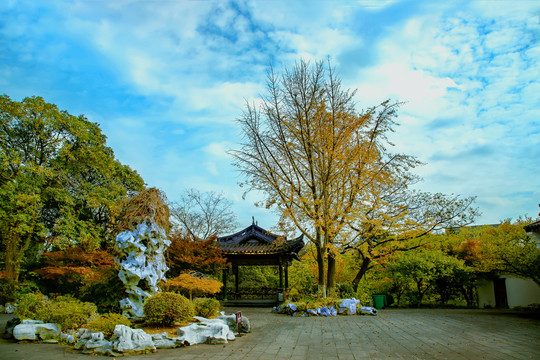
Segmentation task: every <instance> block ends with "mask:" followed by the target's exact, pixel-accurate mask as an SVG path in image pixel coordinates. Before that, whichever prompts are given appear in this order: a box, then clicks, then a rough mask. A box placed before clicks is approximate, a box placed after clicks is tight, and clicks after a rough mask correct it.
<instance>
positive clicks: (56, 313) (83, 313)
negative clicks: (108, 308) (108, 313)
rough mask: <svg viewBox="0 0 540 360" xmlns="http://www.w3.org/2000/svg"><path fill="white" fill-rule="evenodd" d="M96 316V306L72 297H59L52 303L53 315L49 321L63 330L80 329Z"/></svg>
mask: <svg viewBox="0 0 540 360" xmlns="http://www.w3.org/2000/svg"><path fill="white" fill-rule="evenodd" d="M96 316H97V308H96V305H94V304H92V303H89V302H82V301H80V300H77V299H75V298H72V297H71V296H58V297H57V298H55V299H53V301H52V313H51V315H50V317H49V320H48V321H49V322H53V323H55V324H58V325H60V327H61V328H62V330H64V329H79V328H80V327H82V326H83V325H84V324H86V323H87V322H88V320H89V319H92V318H94V317H96Z"/></svg>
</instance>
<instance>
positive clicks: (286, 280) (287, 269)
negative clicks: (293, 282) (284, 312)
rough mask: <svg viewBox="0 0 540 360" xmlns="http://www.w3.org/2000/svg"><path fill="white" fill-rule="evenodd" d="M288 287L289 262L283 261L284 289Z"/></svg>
mask: <svg viewBox="0 0 540 360" xmlns="http://www.w3.org/2000/svg"><path fill="white" fill-rule="evenodd" d="M288 288H289V263H288V262H285V289H288Z"/></svg>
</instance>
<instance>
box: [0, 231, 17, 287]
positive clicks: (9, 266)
mask: <svg viewBox="0 0 540 360" xmlns="http://www.w3.org/2000/svg"><path fill="white" fill-rule="evenodd" d="M19 241H20V240H19V236H18V234H17V233H16V227H14V228H12V229H11V231H9V232H8V233H7V236H6V253H5V260H4V261H5V267H6V280H7V281H8V283H9V284H10V285H11V286H14V285H15V284H16V283H17V282H18V281H19V269H20V261H19V257H20V256H19V252H18V245H19Z"/></svg>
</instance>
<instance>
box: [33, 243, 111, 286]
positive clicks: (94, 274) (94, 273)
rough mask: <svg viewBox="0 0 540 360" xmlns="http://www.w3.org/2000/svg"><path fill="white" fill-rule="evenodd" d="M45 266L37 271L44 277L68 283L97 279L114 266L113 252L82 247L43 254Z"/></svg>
mask: <svg viewBox="0 0 540 360" xmlns="http://www.w3.org/2000/svg"><path fill="white" fill-rule="evenodd" d="M43 263H44V265H45V266H43V267H42V268H40V269H37V270H35V272H36V273H37V274H39V275H41V277H42V278H43V279H47V280H54V281H62V282H68V283H74V282H83V281H84V282H89V281H96V280H98V279H100V278H101V276H102V275H103V274H104V272H105V271H107V270H109V269H110V268H111V267H113V266H114V259H113V257H112V255H111V254H109V253H108V252H107V251H103V250H94V251H91V252H85V251H84V250H83V249H82V248H81V247H72V248H67V249H65V250H63V251H53V252H47V253H44V254H43Z"/></svg>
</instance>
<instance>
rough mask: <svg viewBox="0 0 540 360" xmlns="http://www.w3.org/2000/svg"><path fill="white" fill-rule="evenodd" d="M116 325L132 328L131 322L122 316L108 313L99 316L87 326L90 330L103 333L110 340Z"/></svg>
mask: <svg viewBox="0 0 540 360" xmlns="http://www.w3.org/2000/svg"><path fill="white" fill-rule="evenodd" d="M116 325H125V326H131V321H129V320H128V319H126V318H125V317H123V316H122V315H120V314H114V313H108V314H103V315H99V316H98V317H97V318H95V319H94V320H92V321H90V322H89V323H88V325H87V327H88V329H90V330H94V331H101V332H102V333H103V334H104V335H105V337H106V338H109V337H110V336H112V334H113V333H114V327H115V326H116Z"/></svg>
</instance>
